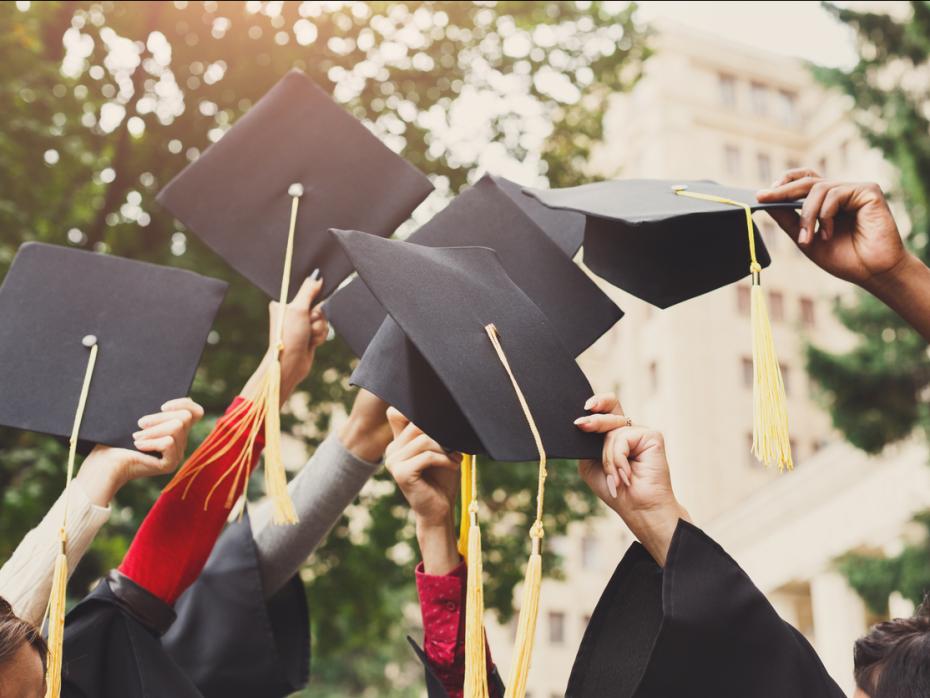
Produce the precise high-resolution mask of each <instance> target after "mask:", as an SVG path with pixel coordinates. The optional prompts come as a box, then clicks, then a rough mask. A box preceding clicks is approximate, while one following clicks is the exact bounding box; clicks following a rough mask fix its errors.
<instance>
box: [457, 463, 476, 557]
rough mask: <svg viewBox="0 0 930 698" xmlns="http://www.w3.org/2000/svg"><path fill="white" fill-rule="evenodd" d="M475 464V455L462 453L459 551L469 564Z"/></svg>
mask: <svg viewBox="0 0 930 698" xmlns="http://www.w3.org/2000/svg"><path fill="white" fill-rule="evenodd" d="M473 466H474V460H473V457H472V456H470V455H468V454H467V453H463V454H462V471H461V475H462V479H461V483H460V485H459V492H460V497H461V504H460V505H459V506H460V508H461V515H460V518H459V543H458V551H459V555H461V556H462V559H464V560H465V564H466V565H467V564H468V541H469V538H468V533H469V531H470V530H471V513H470V512H469V507H470V506H471V502H472V498H473V496H474V493H473V491H472V468H473Z"/></svg>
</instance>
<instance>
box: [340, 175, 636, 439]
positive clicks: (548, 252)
mask: <svg viewBox="0 0 930 698" xmlns="http://www.w3.org/2000/svg"><path fill="white" fill-rule="evenodd" d="M583 225H584V217H583V216H581V215H579V214H573V213H571V214H566V213H565V212H563V211H556V210H553V209H549V208H546V207H545V206H543V205H542V204H540V203H539V202H538V201H536V200H535V199H533V198H531V197H529V196H527V195H525V194H523V193H522V191H521V189H520V187H519V185H517V184H514V183H513V182H509V181H507V180H505V179H503V178H500V177H492V176H490V175H486V176H484V177H482V178H481V179H480V180H479V181H478V182H477V183H476V184H475V185H474V186H473V187H471V188H469V189H466V190H465V191H464V192H462V193H461V194H459V195H458V196H457V197H456V198H455V199H453V201H452V203H450V204H449V205H448V206H447V207H446V208H445V209H443V210H442V211H440V212H439V213H438V214H436V215H435V216H434V217H433V218H432V219H431V220H430V221H429V222H427V223H426V224H424V225H423V226H422V227H421V228H420V229H419V230H417V231H416V232H415V233H413V235H411V236H410V237H409V238H408V239H407V240H408V241H409V242H414V243H417V244H420V245H427V246H429V247H453V246H459V245H476V246H483V247H490V248H492V249H494V250H495V251H496V252H497V254H498V256H499V258H500V262H501V264H502V265H503V267H504V270H505V272H506V273H507V274H508V275H509V276H510V278H511V279H512V280H513V281H514V282H515V283H516V284H517V286H519V287H520V288H521V289H522V290H523V291H524V292H525V293H526V294H527V295H528V296H529V297H530V299H531V300H532V301H534V302H535V303H536V305H537V306H539V309H540V310H541V311H542V312H543V314H544V315H545V316H546V318H547V319H548V320H549V323H550V325H552V328H553V330H554V331H555V334H556V335H557V336H558V337H559V338H561V340H562V341H563V343H564V344H565V346H566V348H567V349H568V350H569V352H570V353H571V354H572V356H577V355H578V354H580V353H581V352H583V351H584V350H585V349H587V348H588V347H589V346H591V344H593V343H594V342H595V340H597V339H598V338H599V337H600V336H601V335H603V334H604V332H606V331H607V330H608V329H610V328H611V327H612V326H613V325H614V324H615V323H616V322H617V321H618V320H619V319H620V318H621V317H623V311H621V310H620V309H619V308H618V307H617V306H616V305H615V304H614V303H613V302H612V301H611V300H610V298H608V297H607V295H605V294H604V293H603V291H601V290H600V289H599V288H598V287H597V284H596V283H594V281H592V280H591V279H590V278H589V277H588V275H587V274H585V272H584V271H583V270H582V269H581V268H580V267H579V266H578V265H576V264H575V263H574V262H572V260H571V254H573V253H574V251H577V249H578V244H580V242H581V237H580V233H581V232H582V226H583ZM566 241H570V244H568V245H567V246H564V245H565V243H566ZM560 242H561V243H562V244H561V245H560ZM576 243H577V244H576ZM570 248H574V249H573V250H570ZM569 252H571V253H569ZM414 278H415V277H414ZM326 315H327V317H328V318H329V320H330V322H331V323H332V325H333V327H334V328H335V330H336V332H337V333H338V334H339V335H340V336H342V337H343V338H344V339H345V340H346V342H347V343H348V344H349V346H350V348H351V349H352V351H353V352H355V354H356V355H357V356H362V354H364V353H365V349H366V347H367V346H368V345H369V343H370V342H371V340H372V338H373V337H374V336H375V334H376V332H377V331H378V329H379V327H381V325H382V322H383V321H384V318H385V311H384V308H382V306H381V305H380V304H379V303H378V301H377V300H376V299H375V297H374V296H373V295H372V293H371V291H370V290H369V289H368V287H367V286H366V285H365V282H364V281H363V280H361V279H355V280H354V281H352V282H351V283H349V284H347V285H346V286H345V287H343V288H341V289H340V290H339V291H337V292H336V293H335V294H334V295H333V296H332V298H330V299H329V300H328V301H327V303H326ZM388 331H390V330H388ZM421 426H424V427H425V425H421Z"/></svg>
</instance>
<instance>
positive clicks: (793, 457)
mask: <svg viewBox="0 0 930 698" xmlns="http://www.w3.org/2000/svg"><path fill="white" fill-rule="evenodd" d="M788 447H789V448H790V449H791V462H792V463H794V464H795V465H797V464H798V463H799V460H798V445H797V443H795V440H794V439H789V440H788Z"/></svg>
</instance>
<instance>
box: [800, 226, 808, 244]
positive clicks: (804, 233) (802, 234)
mask: <svg viewBox="0 0 930 698" xmlns="http://www.w3.org/2000/svg"><path fill="white" fill-rule="evenodd" d="M798 242H799V243H801V244H802V245H806V244H807V228H801V231H800V232H799V233H798Z"/></svg>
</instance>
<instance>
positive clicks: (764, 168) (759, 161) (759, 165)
mask: <svg viewBox="0 0 930 698" xmlns="http://www.w3.org/2000/svg"><path fill="white" fill-rule="evenodd" d="M756 169H757V170H758V175H759V181H761V182H763V183H765V184H769V183H770V182H771V181H772V159H771V158H770V157H769V156H768V155H766V154H765V153H759V154H758V155H756Z"/></svg>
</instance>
